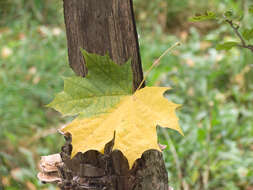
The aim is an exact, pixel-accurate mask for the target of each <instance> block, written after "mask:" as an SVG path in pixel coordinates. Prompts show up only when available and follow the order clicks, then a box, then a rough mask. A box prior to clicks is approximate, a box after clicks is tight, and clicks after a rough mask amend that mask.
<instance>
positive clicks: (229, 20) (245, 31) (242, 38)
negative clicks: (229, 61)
mask: <svg viewBox="0 0 253 190" xmlns="http://www.w3.org/2000/svg"><path fill="white" fill-rule="evenodd" d="M248 11H249V13H250V15H251V17H252V18H253V5H252V6H250V7H249V10H248ZM242 18H243V16H242V15H240V14H236V13H235V12H234V11H232V10H228V11H226V12H225V13H224V14H223V15H218V14H216V13H215V12H211V11H207V12H206V13H204V14H196V15H195V16H194V17H192V18H190V21H192V22H201V21H207V20H215V21H217V22H220V23H226V24H228V25H229V26H230V27H231V29H232V30H233V32H234V34H235V35H236V36H237V37H238V39H239V42H235V41H228V42H224V43H221V44H218V45H217V47H216V49H217V50H230V49H231V48H233V47H240V48H246V49H249V50H251V51H252V52H253V45H252V44H251V43H250V42H251V40H252V39H253V27H249V28H247V27H242V28H241V24H240V21H241V20H242Z"/></svg>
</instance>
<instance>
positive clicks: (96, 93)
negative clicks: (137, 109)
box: [47, 49, 133, 118]
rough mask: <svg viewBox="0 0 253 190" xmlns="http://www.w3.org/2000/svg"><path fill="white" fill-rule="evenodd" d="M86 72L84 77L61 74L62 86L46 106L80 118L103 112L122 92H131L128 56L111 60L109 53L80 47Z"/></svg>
mask: <svg viewBox="0 0 253 190" xmlns="http://www.w3.org/2000/svg"><path fill="white" fill-rule="evenodd" d="M81 52H82V54H83V56H84V59H85V63H86V67H87V69H88V74H87V76H86V77H85V78H82V77H79V76H74V77H66V78H64V90H63V91H62V92H60V93H58V94H57V95H56V96H55V98H54V100H53V101H52V102H51V103H50V104H48V105H47V107H51V108H54V109H55V110H57V111H59V112H60V113H62V114H63V115H65V116H66V115H77V114H80V115H81V116H82V117H83V118H85V117H92V116H94V115H99V114H102V113H106V112H107V111H108V110H109V109H110V108H112V107H113V106H115V105H116V104H117V103H118V102H119V101H120V100H121V98H122V97H123V96H126V95H131V94H132V93H133V92H132V89H133V87H132V84H133V74H132V69H131V62H130V60H129V61H127V63H125V64H123V65H117V64H116V63H114V62H113V61H112V60H111V58H110V56H109V55H105V56H100V55H96V54H92V53H88V52H87V51H85V50H84V49H81Z"/></svg>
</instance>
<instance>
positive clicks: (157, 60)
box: [136, 42, 181, 91]
mask: <svg viewBox="0 0 253 190" xmlns="http://www.w3.org/2000/svg"><path fill="white" fill-rule="evenodd" d="M180 44H181V43H180V42H177V43H175V44H174V45H173V46H171V47H169V48H168V49H167V50H166V51H165V52H163V54H162V55H161V56H160V57H159V58H158V59H156V60H155V61H154V63H153V64H152V65H151V67H150V68H149V69H148V71H147V72H146V74H145V76H144V78H143V80H142V81H141V83H140V85H139V86H138V88H137V89H136V91H137V90H139V89H140V88H141V86H142V84H143V83H144V82H145V80H146V78H147V76H148V74H149V73H150V71H151V70H152V69H153V68H154V67H155V66H157V65H159V63H160V61H161V59H162V58H163V57H164V56H165V55H166V54H167V53H169V52H170V51H171V50H172V49H174V48H175V47H176V46H180Z"/></svg>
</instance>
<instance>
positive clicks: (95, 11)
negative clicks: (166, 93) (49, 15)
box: [64, 0, 143, 89]
mask: <svg viewBox="0 0 253 190" xmlns="http://www.w3.org/2000/svg"><path fill="white" fill-rule="evenodd" d="M64 17H65V23H66V32H67V39H68V53H69V63H70V66H71V68H72V69H73V70H74V71H75V73H76V74H77V75H79V76H85V74H86V73H87V69H86V68H85V64H84V63H85V61H84V59H83V56H82V55H81V52H80V48H84V49H85V50H87V51H89V52H90V53H96V54H100V55H104V54H105V53H109V54H110V56H111V58H112V59H113V61H114V62H115V63H117V64H124V63H125V62H126V61H127V60H128V59H132V70H133V73H134V81H133V86H134V89H136V88H137V87H138V84H140V82H141V81H142V79H143V74H142V67H141V58H140V53H139V44H138V36H137V32H136V27H135V21H134V14H133V5H132V0H64Z"/></svg>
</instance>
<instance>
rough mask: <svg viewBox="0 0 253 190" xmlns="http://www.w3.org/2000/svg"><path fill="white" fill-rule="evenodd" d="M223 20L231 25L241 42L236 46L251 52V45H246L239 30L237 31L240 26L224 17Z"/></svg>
mask: <svg viewBox="0 0 253 190" xmlns="http://www.w3.org/2000/svg"><path fill="white" fill-rule="evenodd" d="M225 21H226V22H227V23H228V24H229V25H230V26H231V28H232V29H233V30H234V32H235V34H236V35H237V37H238V38H239V39H240V41H241V44H239V45H238V47H241V48H246V49H249V50H251V51H252V52H253V45H247V44H246V42H245V40H244V38H243V37H242V35H241V34H240V32H239V28H240V26H239V25H237V26H235V24H234V23H233V21H232V20H229V19H226V20H225Z"/></svg>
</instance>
